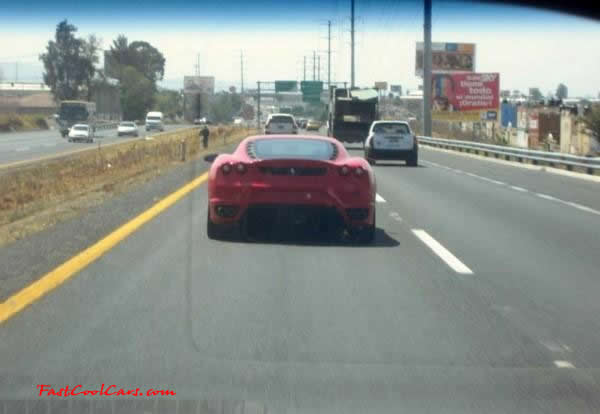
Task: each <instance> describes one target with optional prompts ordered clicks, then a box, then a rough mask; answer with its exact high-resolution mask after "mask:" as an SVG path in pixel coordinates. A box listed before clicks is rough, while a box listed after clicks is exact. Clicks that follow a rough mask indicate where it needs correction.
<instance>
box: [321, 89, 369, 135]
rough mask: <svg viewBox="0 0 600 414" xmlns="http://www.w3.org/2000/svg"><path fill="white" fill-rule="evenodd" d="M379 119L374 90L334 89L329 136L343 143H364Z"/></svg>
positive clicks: (331, 96) (331, 93)
mask: <svg viewBox="0 0 600 414" xmlns="http://www.w3.org/2000/svg"><path fill="white" fill-rule="evenodd" d="M377 119H379V113H378V97H377V92H376V91H375V90H374V89H356V90H349V89H345V88H336V87H332V88H331V90H330V94H329V128H328V135H329V136H330V137H333V138H335V139H337V140H338V141H341V142H351V143H354V142H361V143H364V142H365V140H366V138H367V136H368V135H369V129H370V128H371V124H372V123H373V121H376V120H377Z"/></svg>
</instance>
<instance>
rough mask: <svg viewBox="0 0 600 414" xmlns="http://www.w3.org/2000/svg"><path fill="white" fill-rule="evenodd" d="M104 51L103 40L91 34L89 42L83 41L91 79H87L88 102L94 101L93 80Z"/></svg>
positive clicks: (84, 54) (83, 51) (83, 49)
mask: <svg viewBox="0 0 600 414" xmlns="http://www.w3.org/2000/svg"><path fill="white" fill-rule="evenodd" d="M100 50H102V40H101V39H99V38H98V37H96V35H94V34H91V35H89V36H88V38H87V40H82V53H83V56H84V58H85V61H86V70H87V71H88V75H89V77H87V78H86V82H85V87H86V98H87V100H88V101H89V100H91V99H92V92H93V90H92V79H93V78H94V74H95V73H96V69H95V67H96V65H97V64H98V63H99V62H100V59H99V58H98V53H99V52H100Z"/></svg>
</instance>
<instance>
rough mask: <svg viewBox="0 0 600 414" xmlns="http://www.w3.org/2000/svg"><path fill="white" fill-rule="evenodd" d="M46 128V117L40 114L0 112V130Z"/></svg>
mask: <svg viewBox="0 0 600 414" xmlns="http://www.w3.org/2000/svg"><path fill="white" fill-rule="evenodd" d="M32 129H48V123H47V122H46V117H45V116H44V115H40V114H23V115H18V114H0V132H11V131H28V130H32Z"/></svg>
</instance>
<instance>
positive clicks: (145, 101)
mask: <svg viewBox="0 0 600 414" xmlns="http://www.w3.org/2000/svg"><path fill="white" fill-rule="evenodd" d="M154 92H155V90H154V85H153V84H152V81H150V80H149V79H147V78H146V77H145V76H144V75H143V74H142V73H140V72H138V71H137V70H136V69H135V68H134V67H131V66H125V67H124V68H123V70H122V79H121V108H122V110H123V119H129V120H137V119H143V118H144V117H145V115H146V113H147V112H148V110H149V109H150V108H152V105H153V104H154Z"/></svg>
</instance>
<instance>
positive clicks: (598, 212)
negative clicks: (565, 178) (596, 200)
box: [567, 201, 600, 215]
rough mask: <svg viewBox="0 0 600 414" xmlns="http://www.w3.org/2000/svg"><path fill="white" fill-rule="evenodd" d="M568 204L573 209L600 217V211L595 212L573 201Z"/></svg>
mask: <svg viewBox="0 0 600 414" xmlns="http://www.w3.org/2000/svg"><path fill="white" fill-rule="evenodd" d="M567 204H568V205H570V206H571V207H575V208H576V209H579V210H582V211H587V212H588V213H592V214H598V215H600V211H598V210H594V209H593V208H590V207H587V206H583V205H581V204H578V203H573V202H571V201H567Z"/></svg>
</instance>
